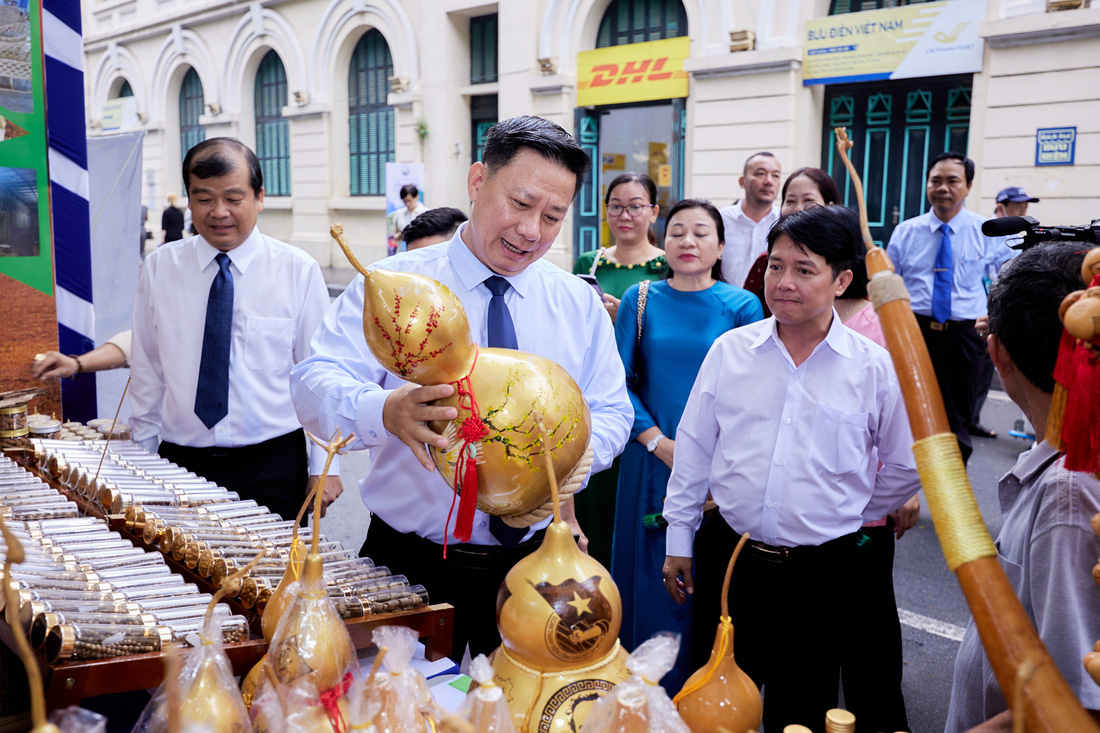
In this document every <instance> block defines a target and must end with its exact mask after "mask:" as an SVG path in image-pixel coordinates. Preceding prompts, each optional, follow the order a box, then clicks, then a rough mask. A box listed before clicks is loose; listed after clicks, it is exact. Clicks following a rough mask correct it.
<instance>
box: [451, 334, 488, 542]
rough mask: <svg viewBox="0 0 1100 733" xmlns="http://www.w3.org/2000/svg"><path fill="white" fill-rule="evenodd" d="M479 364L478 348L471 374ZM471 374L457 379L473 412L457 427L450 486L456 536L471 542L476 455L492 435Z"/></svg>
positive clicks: (464, 401)
mask: <svg viewBox="0 0 1100 733" xmlns="http://www.w3.org/2000/svg"><path fill="white" fill-rule="evenodd" d="M474 348H475V349H476V348H477V347H476V346H475V347H474ZM476 366H477V353H476V352H475V354H474V363H473V365H472V366H471V367H470V374H473V371H474V368H475V367H476ZM470 374H467V375H466V376H465V377H463V378H462V379H460V380H458V381H457V382H455V383H454V385H455V389H456V390H457V393H458V400H459V407H460V408H462V409H466V410H469V412H470V416H469V417H467V418H466V419H465V420H463V421H462V424H461V425H460V426H459V428H458V440H459V441H460V444H459V446H458V448H457V449H456V453H455V475H454V483H453V484H452V486H451V488H452V489H454V492H455V498H457V499H458V502H459V503H458V517H457V518H456V519H455V531H454V537H455V539H456V540H458V541H459V542H469V541H470V536H471V535H472V534H473V531H474V510H475V509H477V458H478V455H479V453H480V446H481V441H483V440H484V439H485V438H486V437H488V435H489V427H488V426H487V425H486V424H485V422H484V421H483V420H482V419H481V408H480V407H478V404H477V398H476V397H475V396H474V388H473V384H472V383H471V382H470ZM454 502H455V499H451V511H449V512H448V513H447V524H446V526H445V527H444V532H443V536H444V540H443V543H444V544H443V557H444V558H446V557H447V544H446V543H447V540H446V536H447V528H448V527H450V524H451V515H452V514H453V513H454Z"/></svg>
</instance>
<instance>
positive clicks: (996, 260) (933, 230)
mask: <svg viewBox="0 0 1100 733" xmlns="http://www.w3.org/2000/svg"><path fill="white" fill-rule="evenodd" d="M984 221H985V219H984V218H983V217H981V216H979V215H978V214H975V213H974V212H972V211H967V210H966V209H963V210H962V211H960V212H959V213H958V214H956V215H955V217H954V218H953V219H951V221H949V222H947V225H948V227H949V228H950V230H951V253H952V265H953V269H954V273H953V275H952V278H951V280H952V282H951V319H952V320H956V321H966V320H970V319H973V318H977V317H978V316H983V315H985V313H986V301H987V298H986V293H985V285H984V284H983V283H982V278H984V277H985V276H986V273H988V272H993V273H996V272H999V271H1000V269H1001V266H1002V265H1004V263H1005V262H1007V261H1008V260H1010V259H1012V258H1013V257H1015V256H1016V250H1014V249H1011V248H1010V247H1009V246H1008V245H1006V244H1005V240H1004V237H987V236H985V235H984V234H982V223H983V222H984ZM942 225H943V222H942V221H940V220H939V217H937V216H936V215H935V213H933V212H932V211H929V212H928V213H926V214H921V215H920V216H917V217H914V218H912V219H907V220H906V221H903V222H902V223H901V224H899V225H898V227H897V229H895V230H894V233H893V235H891V237H890V244H889V246H888V247H887V249H886V252H887V253H888V254H889V255H890V259H891V260H893V262H894V268H895V269H896V270H897V273H898V274H899V275H901V276H902V277H903V278H904V279H905V287H907V288H908V289H909V297H910V304H911V305H912V308H913V312H914V313H919V314H920V315H923V316H931V315H932V267H933V265H934V264H935V262H936V251H937V250H938V249H939V246H940V232H939V228H940V226H942Z"/></svg>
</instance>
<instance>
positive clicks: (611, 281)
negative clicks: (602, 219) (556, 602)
mask: <svg viewBox="0 0 1100 733" xmlns="http://www.w3.org/2000/svg"><path fill="white" fill-rule="evenodd" d="M604 204H605V205H606V207H607V225H608V227H610V228H611V234H612V236H613V237H614V238H615V243H614V244H613V245H612V246H610V247H606V248H601V249H597V250H596V251H595V252H586V253H584V254H583V255H581V256H580V257H578V258H577V262H576V264H575V265H574V266H573V272H574V273H576V274H578V275H594V276H595V277H596V281H597V282H598V283H599V284H600V289H601V290H603V305H604V308H606V309H607V314H608V315H609V316H611V321H612V323H614V321H615V317H616V316H617V315H618V313H619V299H620V298H622V297H623V293H624V292H625V291H626V289H627V288H628V287H630V286H631V285H634V284H635V283H639V282H641V281H642V280H661V279H662V278H664V276H665V273H666V272H668V263H667V262H666V261H665V253H664V251H662V250H661V249H660V248H659V247H656V246H654V244H653V242H654V241H656V239H657V235H656V233H654V231H653V223H654V222H655V221H657V213H658V212H659V211H660V207H659V206H657V184H655V183H654V182H653V179H652V178H650V177H649V176H647V175H645V174H644V173H624V174H622V175H621V176H617V177H616V178H615V179H614V180H613V181H611V185H610V186H608V187H607V196H606V197H605V198H604ZM618 483H619V459H618V458H616V459H615V462H614V463H612V464H611V467H610V468H608V469H607V470H606V471H602V472H600V473H597V474H595V475H593V476H592V478H591V479H590V480H589V482H588V488H587V489H586V490H584V491H582V492H580V493H579V494H577V495H576V499H575V502H574V505H575V508H576V512H577V521H578V522H580V525H581V527H583V528H584V531H585V534H586V535H587V536H588V554H590V555H591V556H592V557H594V558H596V559H597V560H599V561H600V562H601V563H603V564H604V565H605V566H607V567H610V566H611V534H612V532H613V530H614V527H615V491H616V487H617V486H618Z"/></svg>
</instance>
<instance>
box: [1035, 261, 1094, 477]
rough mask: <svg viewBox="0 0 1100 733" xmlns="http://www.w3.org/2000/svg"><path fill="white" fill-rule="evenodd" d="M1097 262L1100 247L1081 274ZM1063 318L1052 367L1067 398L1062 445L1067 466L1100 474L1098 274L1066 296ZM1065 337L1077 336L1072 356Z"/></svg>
mask: <svg viewBox="0 0 1100 733" xmlns="http://www.w3.org/2000/svg"><path fill="white" fill-rule="evenodd" d="M1098 264H1100V250H1093V251H1092V252H1091V253H1090V254H1089V256H1087V257H1086V259H1085V264H1084V265H1083V266H1082V277H1083V278H1087V277H1088V276H1089V275H1091V274H1092V272H1093V271H1095V269H1096V267H1097V265H1098ZM1061 316H1062V322H1063V323H1064V324H1065V332H1064V333H1063V334H1062V342H1061V344H1060V346H1059V353H1058V363H1057V365H1056V367H1055V370H1054V378H1055V381H1056V382H1057V384H1058V385H1059V386H1061V388H1062V392H1063V396H1064V409H1063V410H1062V419H1061V426H1060V428H1061V429H1060V430H1058V431H1057V432H1058V434H1059V436H1060V438H1061V440H1060V445H1059V446H1058V447H1060V448H1061V449H1062V450H1063V451H1064V452H1065V454H1066V464H1065V465H1066V468H1067V469H1069V470H1071V471H1083V472H1086V473H1093V474H1100V349H1098V346H1100V274H1096V275H1093V276H1092V278H1091V282H1089V287H1088V289H1087V290H1085V291H1077V292H1075V293H1071V294H1070V295H1069V296H1067V297H1066V300H1065V301H1063V307H1062V309H1061ZM1067 337H1069V338H1070V339H1072V340H1073V348H1072V352H1071V353H1070V354H1069V356H1068V357H1067V354H1066V346H1067ZM1061 401H1062V399H1061V396H1059V395H1058V394H1057V390H1056V394H1055V404H1053V405H1052V410H1051V413H1052V414H1051V418H1050V421H1048V433H1050V432H1052V428H1055V427H1058V426H1057V425H1056V421H1057V412H1058V408H1059V407H1062V405H1059V404H1058V403H1059V402H1061Z"/></svg>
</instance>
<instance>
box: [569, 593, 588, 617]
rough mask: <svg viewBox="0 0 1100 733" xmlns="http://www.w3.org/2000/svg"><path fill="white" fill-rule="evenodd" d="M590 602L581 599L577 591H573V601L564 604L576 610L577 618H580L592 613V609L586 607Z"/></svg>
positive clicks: (586, 599)
mask: <svg viewBox="0 0 1100 733" xmlns="http://www.w3.org/2000/svg"><path fill="white" fill-rule="evenodd" d="M591 600H592V599H590V598H581V597H580V595H579V594H578V593H577V591H573V600H571V601H566V603H568V604H569V605H570V606H572V607H573V608H575V609H576V610H577V616H582V615H584V614H586V613H589V614H590V613H592V609H591V608H589V607H588V603H589V602H590V601H591Z"/></svg>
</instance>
